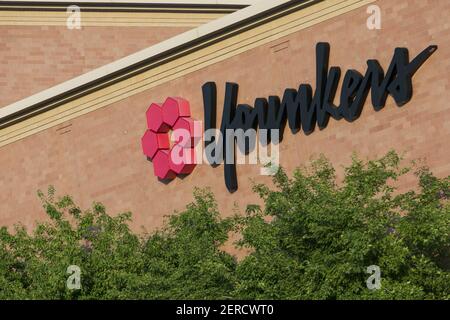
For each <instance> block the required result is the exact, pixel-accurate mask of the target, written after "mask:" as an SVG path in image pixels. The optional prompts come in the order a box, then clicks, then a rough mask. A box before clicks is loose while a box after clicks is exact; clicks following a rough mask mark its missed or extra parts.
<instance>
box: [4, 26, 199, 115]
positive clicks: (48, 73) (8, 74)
mask: <svg viewBox="0 0 450 320" xmlns="http://www.w3.org/2000/svg"><path fill="white" fill-rule="evenodd" d="M190 28H191V27H185V26H183V27H173V26H169V27H167V26H165V27H141V26H138V27H133V26H84V27H83V28H81V29H79V30H78V29H68V28H67V27H66V26H64V25H61V26H52V25H50V26H47V25H44V26H42V25H41V26H39V25H33V26H27V25H0V40H1V41H0V61H2V62H3V63H2V64H1V65H0V87H1V88H2V94H1V96H0V106H2V107H3V106H6V105H8V104H9V103H13V102H15V101H18V100H20V99H23V98H26V97H28V96H30V95H32V94H35V93H37V92H39V91H42V90H45V89H47V88H49V87H52V86H54V85H57V84H58V83H60V82H63V81H66V80H69V79H71V78H73V77H76V76H79V75H81V74H83V73H86V72H88V71H91V70H92V69H95V68H98V67H100V66H102V65H104V64H107V63H110V62H113V61H115V60H117V59H120V58H123V57H125V56H127V55H129V54H132V53H134V52H136V51H138V50H141V49H144V48H147V47H148V46H150V45H153V44H155V43H158V42H161V41H163V40H166V39H168V38H170V37H172V36H174V35H176V34H179V33H181V32H183V31H186V30H188V29H190ZM5 62H7V63H5Z"/></svg>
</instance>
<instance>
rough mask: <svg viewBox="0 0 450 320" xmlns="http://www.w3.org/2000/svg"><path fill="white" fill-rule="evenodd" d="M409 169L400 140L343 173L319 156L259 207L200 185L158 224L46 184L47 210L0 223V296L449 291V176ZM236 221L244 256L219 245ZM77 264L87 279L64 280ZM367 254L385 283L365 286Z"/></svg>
mask: <svg viewBox="0 0 450 320" xmlns="http://www.w3.org/2000/svg"><path fill="white" fill-rule="evenodd" d="M407 171H408V169H405V168H402V167H401V166H400V159H399V157H398V155H397V154H396V153H395V152H390V153H388V154H387V155H386V156H384V157H382V158H380V159H377V160H372V161H362V160H359V159H357V158H356V157H355V158H353V160H352V163H351V165H349V166H348V167H346V168H345V177H344V179H343V181H342V183H339V184H338V183H337V182H336V177H335V170H334V168H333V167H332V165H331V164H330V163H329V162H328V161H327V160H326V159H325V158H319V159H318V160H315V161H313V162H312V163H311V165H310V166H308V167H305V168H301V169H298V170H296V171H295V172H294V173H293V175H292V177H288V175H287V174H286V173H285V172H284V171H283V170H282V169H280V170H279V171H278V173H277V174H276V175H275V176H274V179H273V182H274V184H273V186H272V187H269V186H267V185H255V186H254V190H255V192H257V193H258V194H259V196H260V197H261V198H262V199H263V201H264V206H263V207H259V206H257V205H248V207H247V210H246V212H245V214H242V215H237V214H236V215H235V216H233V217H229V218H222V217H221V215H220V214H219V211H218V209H217V205H216V202H215V199H214V196H213V195H212V194H211V193H210V192H209V191H208V190H196V191H195V192H194V201H193V202H192V203H191V204H189V205H187V207H186V209H185V210H184V211H183V212H180V213H176V214H174V215H171V216H169V217H168V219H167V222H166V224H165V226H164V227H163V228H161V229H160V230H158V231H155V232H153V233H150V234H136V233H133V232H132V231H131V230H130V229H129V227H128V224H129V222H130V219H131V214H130V213H125V214H120V215H116V216H110V215H108V214H107V213H106V210H105V207H104V206H103V205H101V204H99V203H94V204H93V206H92V208H91V209H90V210H86V211H83V210H81V209H80V208H79V207H78V206H76V204H75V203H74V202H73V201H72V199H71V198H70V197H69V196H65V197H62V198H58V199H56V198H55V190H54V189H53V188H49V190H48V193H47V194H46V195H44V194H42V193H39V196H40V197H41V199H42V201H43V206H44V209H45V211H46V213H47V214H48V216H49V218H50V219H49V221H48V222H41V223H39V224H38V225H37V227H36V228H35V229H34V230H33V232H32V233H28V231H27V230H26V229H25V228H24V227H23V226H21V225H18V226H16V227H15V229H14V230H13V231H12V232H9V231H8V229H7V228H6V227H3V228H2V229H0V299H449V298H450V267H449V266H450V255H449V253H450V235H449V231H450V207H449V201H448V199H449V197H450V177H446V178H442V179H439V178H437V177H435V176H434V175H433V174H432V173H431V172H430V171H429V170H428V169H426V168H419V169H417V170H416V172H415V173H416V176H417V180H418V186H417V188H415V189H417V190H416V191H413V190H411V191H408V192H405V193H400V192H398V190H396V189H395V188H394V187H393V185H395V181H396V180H398V179H399V177H401V176H402V175H404V174H405V173H406V172H407ZM232 231H233V232H238V233H239V234H240V236H241V238H240V240H239V241H238V242H237V243H236V245H237V246H241V247H244V248H247V249H249V253H248V254H247V255H245V256H244V257H243V258H242V259H239V260H238V259H236V257H235V256H233V255H231V254H229V253H227V252H226V251H225V250H224V249H223V248H224V244H225V243H226V242H227V240H229V235H230V232H232ZM70 265H77V266H79V267H80V269H81V289H79V290H71V289H68V288H67V286H66V281H67V278H68V277H69V274H68V273H67V268H68V266H70ZM370 265H376V266H379V268H380V270H381V288H380V289H375V290H369V289H368V288H367V286H366V279H367V278H368V277H369V276H370V274H368V273H367V272H366V269H367V267H368V266H370Z"/></svg>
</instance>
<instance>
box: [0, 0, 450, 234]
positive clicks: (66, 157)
mask: <svg viewBox="0 0 450 320" xmlns="http://www.w3.org/2000/svg"><path fill="white" fill-rule="evenodd" d="M376 4H378V5H379V6H380V8H381V12H382V29H381V30H368V29H367V28H366V19H367V17H368V15H367V13H366V8H360V9H358V10H355V11H352V12H350V13H347V14H345V15H341V16H339V17H336V18H334V19H331V20H329V21H326V22H324V23H321V24H319V25H316V26H313V27H311V28H308V29H305V30H302V31H300V32H297V33H295V34H291V35H289V36H287V37H284V38H282V39H278V40H277V41H274V42H273V43H270V44H267V45H264V46H261V47H258V48H256V49H253V50H250V51H248V52H245V53H243V54H240V55H239V56H236V57H233V58H230V59H228V60H226V61H222V62H220V63H217V64H213V65H211V66H208V67H206V68H204V69H201V70H199V71H196V72H194V73H191V74H189V75H187V76H184V77H181V78H178V79H176V80H174V81H172V82H170V83H167V84H164V85H161V86H158V87H155V88H153V89H151V90H148V91H145V92H142V93H140V94H137V95H135V96H132V97H130V98H127V99H125V100H123V101H120V102H117V103H114V104H112V105H110V106H108V107H106V108H103V109H99V110H97V111H95V112H91V113H89V114H87V115H84V116H82V117H79V118H77V119H75V120H72V121H70V122H67V123H64V124H61V125H59V126H58V127H55V128H51V129H49V130H46V131H43V132H40V133H38V134H35V135H33V136H30V137H28V138H25V139H23V140H20V141H18V142H15V143H13V144H10V145H7V146H5V147H3V148H1V149H0V167H1V168H2V169H1V170H2V175H1V176H2V177H1V180H0V190H1V192H0V225H5V224H6V225H11V224H13V223H16V222H18V221H22V222H24V223H25V224H26V225H29V226H31V225H32V224H33V221H35V220H37V219H43V218H44V213H43V210H42V209H41V208H40V203H39V201H38V199H37V197H36V195H35V192H36V190H37V189H39V188H41V189H46V187H47V186H48V185H49V184H53V185H54V186H55V187H56V188H57V191H58V192H59V193H60V194H71V195H73V196H74V198H75V200H76V201H77V202H78V203H80V204H81V205H82V206H84V207H86V206H89V205H90V203H91V202H92V201H94V200H96V201H100V202H103V203H104V204H105V205H106V207H107V208H108V209H109V212H110V213H118V212H121V211H132V212H133V214H134V222H133V227H134V228H136V229H137V230H139V228H140V226H144V227H145V228H146V229H147V230H151V229H153V228H155V227H158V226H160V225H161V223H162V221H163V216H164V215H167V214H170V213H172V212H173V211H174V210H181V209H183V208H184V206H185V205H186V203H188V202H190V201H191V200H192V190H193V188H194V187H207V186H208V187H210V188H211V189H212V191H213V192H214V193H215V194H216V196H217V199H218V202H219V208H220V209H221V211H222V212H223V214H224V215H229V214H232V212H233V208H234V207H235V205H237V206H238V208H240V209H241V210H243V209H244V208H245V205H246V204H248V203H255V202H259V200H258V198H257V196H256V195H254V194H253V192H252V191H251V186H252V182H251V179H253V180H254V181H256V182H268V181H270V178H269V177H262V176H260V175H259V168H260V167H259V166H256V165H245V166H238V179H239V190H238V191H237V192H235V193H233V194H229V193H228V192H227V191H226V188H225V185H224V182H223V167H222V166H219V167H217V168H212V167H210V166H208V165H206V164H205V165H199V166H197V167H196V169H195V170H194V172H193V173H192V174H191V175H189V176H187V177H185V178H184V179H179V178H177V179H175V180H174V181H172V182H170V183H168V184H163V183H161V182H159V181H158V180H157V179H156V177H155V176H154V175H153V168H152V164H151V163H150V162H149V161H147V160H146V158H145V156H144V155H143V154H142V151H141V147H140V138H141V136H142V134H143V132H144V130H145V128H146V121H145V111H146V109H147V107H148V105H149V104H150V103H151V102H153V101H164V99H165V98H166V97H167V96H173V95H176V96H181V97H184V98H186V99H188V100H189V101H190V102H191V111H192V115H193V118H196V119H199V120H202V118H203V105H202V96H201V86H202V85H203V83H205V82H206V81H216V82H217V84H218V100H219V101H218V106H219V110H218V117H219V119H218V120H219V121H220V115H221V105H222V103H223V95H224V85H225V82H226V81H233V82H236V83H239V85H240V90H239V102H240V103H249V104H253V101H254V99H255V98H256V97H267V96H269V95H274V94H275V95H282V93H283V90H284V89H285V88H288V87H294V88H296V87H298V85H299V84H300V83H310V84H312V85H313V86H315V84H314V82H315V45H316V43H317V42H319V41H327V42H329V43H330V45H331V54H330V64H331V65H335V66H340V67H341V68H342V71H345V70H347V69H349V68H353V69H356V70H359V71H360V72H364V71H365V70H366V60H367V59H370V58H374V59H378V60H379V62H380V63H381V65H382V66H383V68H384V70H386V69H387V67H388V65H389V62H390V60H391V57H392V55H393V51H394V48H395V47H407V48H408V49H409V50H410V56H411V57H414V56H416V55H417V54H418V53H419V52H420V51H421V50H422V49H424V48H425V47H427V46H428V45H430V44H437V45H438V46H439V49H438V51H437V52H436V53H435V54H434V55H433V56H432V57H431V58H430V59H429V60H428V61H427V62H426V63H425V64H424V65H423V66H422V68H421V69H419V71H418V72H417V73H416V75H415V76H414V78H413V87H414V95H413V98H412V100H411V101H410V102H409V103H408V104H407V105H405V106H403V107H402V108H398V107H397V106H395V104H394V102H393V100H392V98H388V101H387V105H386V107H385V108H384V109H383V110H381V111H380V112H375V111H374V110H373V108H372V107H371V105H370V101H368V102H366V105H365V107H364V110H363V113H362V115H361V117H360V118H359V119H358V120H356V121H355V122H353V123H348V122H346V121H345V120H341V121H334V120H330V123H329V125H328V127H327V128H326V129H324V130H321V131H320V130H317V129H316V131H315V132H314V133H312V134H311V135H309V136H305V135H304V134H303V133H298V134H296V135H292V134H291V133H290V132H289V130H286V132H285V139H284V141H283V143H282V145H281V164H282V165H283V166H284V167H286V168H287V169H288V170H292V169H294V168H295V167H298V166H301V165H303V164H305V163H306V162H307V161H308V160H309V159H310V158H311V157H316V156H318V155H319V154H321V153H323V154H325V155H326V156H327V157H328V158H329V159H330V160H331V161H332V162H333V163H334V164H335V165H336V168H338V173H339V175H340V176H341V177H342V169H340V168H341V166H342V165H345V164H348V163H349V162H350V157H351V154H352V152H357V153H358V154H359V155H360V156H361V157H363V158H366V157H370V158H372V157H377V156H381V155H383V154H385V153H386V152H387V151H388V150H390V149H396V150H397V151H399V152H402V153H404V155H405V158H406V160H411V159H425V160H426V162H427V164H428V165H429V166H430V167H431V169H432V171H433V172H434V173H435V174H436V175H438V176H447V175H449V174H450V153H449V151H448V147H449V141H450V105H449V101H450V77H449V74H450V42H449V39H450V28H449V26H450V24H449V22H448V17H447V14H446V13H448V12H450V2H449V1H446V0H433V1H431V0H429V1H424V0H399V1H390V0H380V1H378V2H376ZM86 41H87V40H86ZM90 41H92V40H90ZM125 46H126V45H125ZM117 47H119V44H118V45H117ZM10 54H11V53H10ZM15 54H16V55H17V56H18V57H23V56H24V55H23V53H20V52H17V51H15ZM17 61H20V59H19V58H17ZM86 61H89V62H90V63H93V62H91V61H90V58H89V57H88V56H87V57H86ZM96 61H97V60H96ZM46 63H49V62H48V61H47V60H46ZM36 66H37V68H44V67H43V66H40V65H39V62H36ZM24 74H25V73H24ZM14 81H19V82H20V79H14ZM341 82H342V79H341ZM338 92H339V91H338ZM8 98H9V97H8ZM336 103H338V101H336ZM413 184H414V180H413V178H412V177H411V178H408V179H406V180H405V181H402V185H401V186H400V187H401V188H403V189H406V188H410V187H412V186H413Z"/></svg>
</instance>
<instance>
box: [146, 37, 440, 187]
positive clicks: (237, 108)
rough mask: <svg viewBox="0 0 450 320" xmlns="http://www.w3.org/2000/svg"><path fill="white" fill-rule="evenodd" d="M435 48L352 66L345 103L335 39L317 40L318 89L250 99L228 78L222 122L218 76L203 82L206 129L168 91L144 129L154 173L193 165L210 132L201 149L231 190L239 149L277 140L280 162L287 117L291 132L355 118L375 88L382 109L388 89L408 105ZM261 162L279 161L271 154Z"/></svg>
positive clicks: (165, 174) (170, 174)
mask: <svg viewBox="0 0 450 320" xmlns="http://www.w3.org/2000/svg"><path fill="white" fill-rule="evenodd" d="M436 50H437V46H435V45H431V46H428V47H427V48H425V49H424V50H422V52H420V53H419V54H418V55H417V56H416V57H415V58H414V59H412V60H409V54H408V49H406V48H396V49H395V51H394V55H393V57H392V59H391V63H390V65H389V67H388V69H387V72H386V73H385V72H384V70H383V68H382V67H381V65H380V64H379V62H378V61H377V60H374V59H371V60H368V61H367V69H366V72H365V74H364V75H363V74H361V73H359V72H358V71H356V70H352V69H351V70H347V71H346V72H345V75H344V77H343V81H342V86H341V89H340V104H339V105H335V104H334V100H335V97H336V93H337V90H338V86H339V80H340V78H341V68H339V67H337V66H331V67H329V64H328V62H329V55H330V45H329V44H328V43H325V42H320V43H318V44H317V46H316V88H315V91H313V89H312V87H311V85H309V84H301V85H300V86H299V87H298V89H293V88H288V89H286V90H285V91H284V94H283V96H282V98H280V97H279V96H269V97H268V98H256V99H255V103H254V106H250V105H248V104H238V85H237V84H235V83H227V84H226V88H225V97H224V106H223V111H222V119H221V122H220V127H219V128H220V129H217V127H216V126H217V124H216V109H217V89H216V84H215V83H214V82H207V83H205V84H204V85H203V87H202V91H203V105H204V129H205V132H204V134H202V132H201V130H195V127H196V125H195V123H196V122H194V121H193V120H192V119H191V118H190V112H189V103H188V102H187V101H186V100H184V99H181V98H168V99H167V100H166V102H164V104H163V105H162V106H161V105H160V104H155V103H154V104H152V105H151V106H150V108H149V109H148V111H147V123H148V128H149V129H148V130H147V132H146V133H145V135H144V136H143V137H142V147H143V151H144V154H145V155H147V157H148V158H149V159H151V160H152V161H153V164H154V170H155V175H157V176H158V177H159V178H161V179H173V178H174V177H175V176H176V175H177V174H187V173H190V172H192V170H193V169H194V167H195V164H196V163H201V162H198V160H199V159H200V160H201V158H202V157H201V156H200V157H199V158H197V159H196V157H195V154H196V148H195V147H196V146H198V145H197V144H196V142H198V141H199V140H200V139H201V138H202V136H203V140H204V146H205V152H203V151H202V150H201V151H200V152H197V155H199V154H200V153H204V157H205V158H206V160H207V163H208V164H210V165H213V166H214V165H218V164H221V163H223V164H224V166H223V168H224V177H225V185H226V187H227V189H228V191H230V192H234V191H236V190H237V188H238V182H237V172H236V163H240V162H239V161H238V162H236V159H237V156H239V154H243V155H248V154H249V153H251V152H252V151H253V150H254V149H255V147H256V146H258V151H260V150H263V152H262V153H258V158H259V159H269V157H268V156H267V145H269V144H270V149H271V150H275V151H276V157H275V159H276V161H275V162H276V163H275V166H277V165H278V164H279V162H278V161H279V156H278V143H279V142H281V141H282V139H283V132H284V129H285V127H286V125H288V126H289V128H290V130H291V132H292V133H297V132H299V131H300V130H302V131H303V132H304V133H305V134H306V135H308V134H311V133H312V132H313V131H314V129H315V127H316V126H317V127H319V129H321V130H322V129H324V128H325V127H326V126H327V124H328V122H329V119H330V118H333V119H335V120H340V119H345V120H346V121H348V122H352V121H355V120H356V119H358V118H359V116H360V115H361V112H362V109H363V106H364V104H365V101H366V98H367V97H368V94H369V91H370V92H371V96H370V99H371V102H372V106H373V108H374V109H375V110H376V111H379V110H381V109H383V108H384V106H385V104H386V100H387V98H388V96H389V95H390V96H391V97H392V98H393V99H394V101H395V103H396V105H397V106H399V107H401V106H403V105H405V104H406V103H407V102H409V101H410V100H411V98H412V92H413V88H412V77H413V75H414V74H415V73H416V71H417V70H418V69H419V68H420V67H421V66H422V64H423V63H424V62H425V61H426V60H427V59H428V58H429V57H430V56H431V55H432V54H433V53H434V52H435V51H436ZM180 128H181V130H180ZM171 129H172V130H173V132H175V133H177V134H176V135H175V139H172V140H174V141H175V144H174V146H173V147H172V148H170V144H169V142H170V141H169V135H168V132H169V131H170V130H171ZM256 130H258V134H256ZM179 131H181V133H180V132H179ZM199 131H200V132H199ZM177 137H178V138H177ZM180 137H183V138H182V139H181V138H180ZM257 140H258V142H259V144H257V143H256V141H257ZM236 142H237V143H236ZM236 144H237V146H238V152H236ZM239 152H240V153H239ZM270 159H273V157H270ZM261 163H262V164H270V165H273V161H272V160H270V161H267V160H263V161H261Z"/></svg>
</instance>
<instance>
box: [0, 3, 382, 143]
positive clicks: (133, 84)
mask: <svg viewBox="0 0 450 320" xmlns="http://www.w3.org/2000/svg"><path fill="white" fill-rule="evenodd" d="M374 1H375V0H325V1H323V2H320V3H318V4H315V5H312V6H310V7H307V8H305V9H302V10H299V11H295V12H293V13H290V14H288V15H285V16H282V17H281V18H278V19H275V20H271V21H268V22H266V23H264V24H260V25H259V24H258V26H256V27H255V28H253V29H250V30H247V31H244V32H242V33H240V34H238V35H235V36H232V37H230V38H227V39H226V40H222V41H220V42H217V43H213V44H211V45H209V46H206V47H204V48H202V49H199V50H197V51H194V52H191V53H187V54H185V55H182V56H181V57H179V58H176V59H174V60H171V61H169V62H167V63H164V64H160V63H161V62H160V61H158V65H157V66H155V67H153V68H150V69H149V70H147V71H145V72H142V73H140V74H138V75H135V76H133V77H130V78H128V79H125V80H123V81H120V82H117V83H114V84H111V85H109V86H107V87H104V88H102V89H99V90H97V91H95V92H92V93H89V94H87V95H84V96H82V97H80V98H77V99H75V100H72V101H70V102H67V103H64V104H62V105H60V106H58V107H56V108H54V109H51V110H49V111H46V112H43V113H40V114H38V115H36V116H34V117H31V118H28V119H25V120H22V121H21V122H18V123H16V124H13V125H11V126H9V127H6V128H4V129H1V130H0V146H4V145H6V144H9V143H11V142H14V141H16V140H19V139H21V138H24V137H27V136H29V135H32V134H34V133H37V132H40V131H42V130H45V129H48V128H51V127H53V126H55V125H58V124H60V123H62V122H64V121H67V120H70V119H73V118H76V117H79V116H81V115H83V114H86V113H88V112H91V111H94V110H97V109H99V108H102V107H105V106H108V105H110V104H112V103H114V102H117V101H120V100H123V99H125V98H127V97H129V96H132V95H135V94H137V93H139V92H142V91H144V90H147V89H149V88H152V87H155V86H157V85H160V84H163V83H166V82H168V81H171V80H173V79H176V78H179V77H181V76H184V75H187V74H189V73H191V72H194V71H196V70H199V69H201V68H204V67H206V66H208V65H211V64H213V63H217V62H220V61H222V60H225V59H228V58H230V57H233V56H235V55H238V54H240V53H242V52H245V51H248V50H250V49H252V48H255V47H258V46H261V45H263V44H265V43H268V42H270V41H273V40H276V39H279V38H281V37H283V36H286V35H289V34H291V33H293V32H297V31H299V30H302V29H305V28H308V27H310V26H313V25H315V24H317V23H320V22H323V21H326V20H328V19H331V18H333V17H336V16H339V15H341V14H344V13H346V12H349V11H352V10H354V9H357V8H360V7H362V6H365V5H367V4H369V3H372V2H374ZM203 44H204V43H203ZM147 67H148V66H147Z"/></svg>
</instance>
